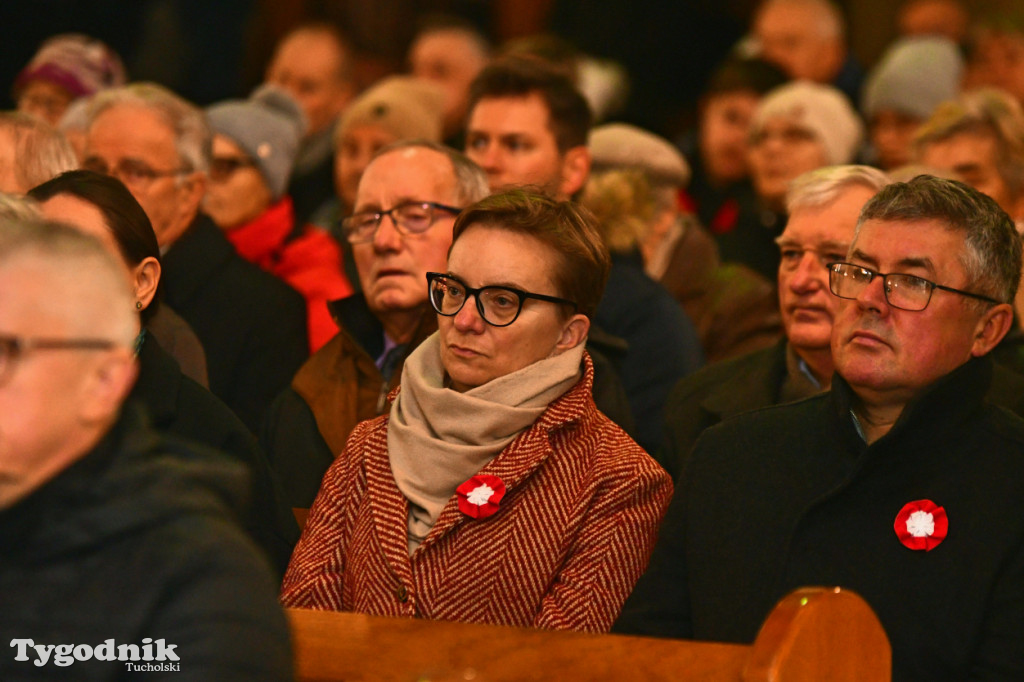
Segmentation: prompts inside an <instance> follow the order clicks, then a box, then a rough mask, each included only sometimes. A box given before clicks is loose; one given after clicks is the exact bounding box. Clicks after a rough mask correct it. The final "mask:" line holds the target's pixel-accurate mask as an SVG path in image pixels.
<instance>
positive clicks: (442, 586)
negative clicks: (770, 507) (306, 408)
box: [281, 190, 672, 632]
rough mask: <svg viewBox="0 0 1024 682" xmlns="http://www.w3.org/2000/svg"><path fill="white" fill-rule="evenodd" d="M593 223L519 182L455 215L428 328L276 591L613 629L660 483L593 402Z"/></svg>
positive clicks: (358, 437)
mask: <svg viewBox="0 0 1024 682" xmlns="http://www.w3.org/2000/svg"><path fill="white" fill-rule="evenodd" d="M592 221H593V219H592V217H591V216H589V214H585V213H584V212H582V211H581V210H580V209H579V208H577V207H575V206H574V205H573V204H572V203H570V202H557V201H554V200H552V199H548V198H545V197H541V196H539V195H534V194H530V193H526V192H523V191H519V190H515V191H511V192H507V193H503V194H498V195H494V196H491V197H489V198H487V199H484V200H483V201H480V202H478V203H476V204H474V205H472V206H470V207H469V208H467V209H465V210H464V211H463V212H462V214H461V215H460V216H459V218H458V220H457V221H456V223H455V227H454V241H453V243H452V247H451V250H450V251H449V261H448V271H447V272H444V273H430V274H429V275H428V277H427V279H428V282H429V287H430V288H429V292H430V301H431V304H432V305H433V307H434V309H435V310H436V311H437V313H438V315H439V317H438V327H439V331H438V332H437V333H436V334H435V335H433V336H431V337H430V338H428V339H427V340H426V341H424V342H423V343H422V344H421V345H420V346H419V347H418V348H417V349H416V350H415V351H414V352H413V353H412V354H411V355H410V356H409V358H408V359H407V360H406V364H405V367H404V371H403V375H402V381H401V386H400V387H399V389H398V390H397V391H396V392H395V394H393V395H394V401H393V403H392V406H391V411H390V414H388V415H384V416H381V417H378V418H377V419H374V420H371V421H367V422H363V423H362V424H360V425H359V426H357V427H356V429H355V430H354V431H353V433H352V436H351V437H350V438H349V441H348V445H347V447H346V449H345V452H344V453H342V455H341V456H340V457H339V458H338V459H337V460H336V461H335V463H334V465H332V467H331V469H330V470H329V471H328V472H327V475H326V477H325V478H324V482H323V485H322V487H321V489H320V493H319V495H318V496H317V499H316V502H315V503H314V504H313V508H312V511H311V513H310V517H309V523H308V525H307V526H306V529H305V532H304V534H303V537H302V539H301V540H300V542H299V545H298V547H297V548H296V551H295V554H294V555H293V556H292V562H291V564H290V566H289V569H288V572H287V574H286V575H285V580H284V585H283V590H282V597H281V599H282V602H283V603H284V604H285V605H286V606H292V607H304V608H318V609H334V610H343V611H358V612H364V613H372V614H378V615H391V616H406V617H419V618H430V619H438V620H458V621H464V622H477V623H494V624H505V625H518V626H536V627H544V628H559V629H573V630H586V631H594V632H598V631H606V630H608V628H609V627H610V626H611V623H612V621H613V620H614V619H615V616H616V615H617V614H618V612H619V609H620V608H621V606H622V603H623V601H624V600H625V598H626V596H627V595H628V594H629V592H630V591H631V590H632V587H633V584H634V583H635V581H636V580H637V578H638V577H639V575H640V573H641V572H642V571H643V569H644V567H645V566H646V564H647V560H648V557H649V555H650V551H651V546H652V543H653V541H654V538H655V534H656V531H657V527H658V524H659V522H660V519H661V517H662V514H663V513H664V511H665V508H666V506H667V504H668V500H669V497H670V496H671V491H672V483H671V480H670V479H669V477H668V475H667V474H666V473H665V472H664V471H663V470H661V469H660V467H658V465H657V464H655V463H654V461H653V460H651V459H650V457H648V456H647V454H646V453H644V452H643V450H641V449H640V447H639V446H638V445H636V443H634V442H633V441H632V440H631V439H630V438H629V437H628V436H627V435H626V434H625V433H624V432H623V431H622V430H621V429H619V427H617V426H615V425H614V424H613V423H612V422H611V421H610V420H609V419H608V418H607V417H605V416H604V415H603V414H601V413H600V412H599V411H598V410H597V408H596V407H595V406H594V401H593V397H592V395H591V387H592V383H593V365H592V363H591V361H590V357H589V355H588V354H587V353H586V352H585V351H584V342H585V340H586V337H587V333H588V331H589V328H590V320H591V316H592V315H593V314H594V310H595V309H596V307H597V303H598V301H599V300H600V298H601V294H602V292H603V290H604V284H605V281H606V279H607V276H608V269H609V256H608V252H607V249H605V247H604V245H603V244H602V242H601V238H600V236H599V235H598V234H597V232H596V231H595V229H594V226H593V222H592ZM425 284H426V283H425Z"/></svg>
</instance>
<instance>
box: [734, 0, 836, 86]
mask: <svg viewBox="0 0 1024 682" xmlns="http://www.w3.org/2000/svg"><path fill="white" fill-rule="evenodd" d="M754 36H755V37H756V38H757V41H758V43H759V44H760V46H761V57H762V58H764V59H765V60H767V61H769V62H772V63H773V64H776V65H777V66H778V67H779V68H781V69H782V70H783V71H785V72H786V73H787V74H788V75H789V77H790V78H792V79H793V80H801V79H802V80H810V81H815V82H817V83H828V82H830V81H831V80H832V79H833V78H834V77H835V75H836V73H838V72H839V68H840V67H841V66H842V63H843V57H844V52H845V49H844V47H843V41H842V36H841V35H840V33H839V26H837V25H836V24H835V19H834V17H832V16H830V13H829V11H828V9H827V8H825V7H824V6H823V5H822V4H818V3H814V2H800V1H799V0H796V1H793V0H790V1H783V2H768V3H765V5H764V6H763V7H762V8H761V9H760V10H759V11H758V14H757V16H756V17H755V18H754Z"/></svg>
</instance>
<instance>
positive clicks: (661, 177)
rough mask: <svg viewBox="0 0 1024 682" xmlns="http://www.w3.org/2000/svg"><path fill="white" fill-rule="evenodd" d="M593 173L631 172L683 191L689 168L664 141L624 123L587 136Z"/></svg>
mask: <svg viewBox="0 0 1024 682" xmlns="http://www.w3.org/2000/svg"><path fill="white" fill-rule="evenodd" d="M589 146H590V154H591V156H592V157H593V162H592V165H593V167H594V170H610V169H616V168H634V169H637V170H641V171H643V172H644V173H645V174H646V175H647V177H648V178H649V179H650V180H651V181H652V182H655V183H664V184H669V185H672V186H674V187H684V186H685V185H686V184H687V183H688V182H689V181H690V167H689V166H688V165H687V163H686V159H684V158H683V155H682V154H681V153H680V152H679V150H678V149H676V147H675V145H673V144H672V143H671V142H669V141H668V140H666V139H665V138H663V137H660V136H658V135H655V134H654V133H651V132H648V131H646V130H643V129H642V128H637V127H636V126H633V125H629V124H627V123H608V124H605V125H601V126H597V127H596V128H594V129H593V130H592V131H591V133H590V145H589Z"/></svg>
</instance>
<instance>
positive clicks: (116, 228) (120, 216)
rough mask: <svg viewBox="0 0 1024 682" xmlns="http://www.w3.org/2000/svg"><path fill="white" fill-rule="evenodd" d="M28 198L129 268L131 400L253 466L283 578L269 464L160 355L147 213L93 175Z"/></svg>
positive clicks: (288, 539)
mask: <svg viewBox="0 0 1024 682" xmlns="http://www.w3.org/2000/svg"><path fill="white" fill-rule="evenodd" d="M28 195H29V196H30V197H32V198H33V199H35V200H36V201H38V202H39V204H40V207H41V211H42V214H43V216H44V217H45V218H48V219H51V220H56V221H60V222H63V223H67V224H69V225H71V226H73V227H77V228H78V229H80V230H82V231H83V232H88V233H89V234H92V235H93V236H95V237H96V238H98V239H99V240H100V241H101V242H102V243H104V244H105V245H106V246H107V247H108V248H109V249H110V250H111V251H112V252H113V253H116V254H117V255H118V256H119V257H120V258H121V260H122V261H123V262H124V265H125V267H126V269H127V273H128V276H129V277H130V278H131V282H132V286H133V288H134V290H135V295H136V303H135V308H136V310H138V311H139V335H138V337H137V340H136V353H137V355H138V358H139V376H138V379H137V381H136V383H135V387H134V388H133V389H132V392H131V394H130V396H129V398H130V399H133V400H136V401H138V402H141V403H142V404H143V405H144V406H145V407H146V408H147V411H148V412H149V416H150V418H151V419H152V422H153V426H154V427H155V428H156V429H157V430H158V431H163V432H168V433H172V434H174V435H177V436H181V437H183V438H187V439H189V440H192V441H195V442H198V443H202V444H204V445H208V446H212V447H214V448H216V449H217V450H220V451H222V452H224V453H226V454H229V455H231V456H233V457H235V458H237V459H239V460H241V461H243V462H244V463H246V464H247V465H248V467H249V469H250V471H251V473H252V477H253V489H252V491H251V496H252V498H253V499H252V502H253V509H252V513H250V514H249V517H250V518H249V519H247V521H248V530H249V531H250V533H251V534H252V536H253V539H254V540H255V541H256V542H257V543H258V544H260V545H261V546H262V547H263V548H264V549H265V550H266V551H267V554H268V556H269V558H270V560H271V563H272V564H273V565H274V567H275V568H276V569H277V570H278V571H279V572H280V571H283V569H284V567H285V566H286V565H287V562H288V556H289V555H290V553H291V548H292V546H293V545H294V543H295V540H296V536H297V534H298V532H297V528H296V527H295V522H294V519H293V518H292V517H291V513H290V510H288V509H287V508H285V507H283V506H282V505H281V504H280V500H279V494H278V492H277V490H276V485H275V484H274V482H273V478H272V476H271V473H270V469H269V466H268V465H267V462H266V457H265V456H264V455H263V453H262V451H260V449H259V447H258V446H257V445H256V441H255V439H254V438H253V436H252V434H250V433H249V431H248V430H247V429H246V428H245V425H244V424H242V422H241V421H240V420H239V419H238V417H237V416H235V414H234V413H233V412H232V411H231V410H230V409H229V408H228V407H227V406H226V405H225V404H224V403H222V402H221V401H220V399H219V398H217V397H215V396H214V395H213V394H212V393H210V392H209V391H208V390H206V389H205V388H203V387H202V386H200V385H199V384H198V383H196V382H195V381H194V380H192V379H190V378H189V377H187V376H185V375H184V374H183V373H182V370H181V368H180V366H179V365H178V363H177V362H176V361H175V359H174V358H173V357H171V356H170V355H169V354H168V353H167V351H165V350H164V349H163V348H162V347H161V344H162V341H163V338H162V337H158V336H157V335H156V334H153V333H151V327H150V324H151V323H152V321H153V320H154V319H155V318H157V317H159V313H156V312H155V311H156V310H157V309H158V306H159V290H160V250H159V247H158V246H157V241H156V235H155V234H154V233H153V227H152V225H151V224H150V221H149V218H148V217H147V216H146V212H145V211H144V210H143V209H142V207H141V206H140V205H139V203H138V202H137V201H136V200H135V198H134V197H133V196H132V194H131V192H129V191H128V190H127V189H126V188H125V186H124V185H122V184H121V181H120V180H117V179H116V178H113V177H111V176H107V175H101V174H99V173H94V172H92V171H86V170H76V171H69V172H67V173H62V174H61V175H58V176H57V177H56V178H53V179H52V180H48V181H47V182H44V183H43V184H41V185H39V186H37V187H35V188H33V189H32V190H30V191H29V193H28ZM158 338H159V340H158Z"/></svg>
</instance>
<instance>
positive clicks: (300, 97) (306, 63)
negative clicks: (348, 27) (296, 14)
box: [266, 30, 353, 136]
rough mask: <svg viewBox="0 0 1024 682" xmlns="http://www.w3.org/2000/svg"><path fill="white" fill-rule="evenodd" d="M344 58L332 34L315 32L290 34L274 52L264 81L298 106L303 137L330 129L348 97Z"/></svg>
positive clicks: (348, 88) (346, 67)
mask: <svg viewBox="0 0 1024 682" xmlns="http://www.w3.org/2000/svg"><path fill="white" fill-rule="evenodd" d="M347 59H348V55H347V54H346V53H345V49H344V47H343V46H342V45H339V44H338V42H337V39H336V38H335V37H334V36H333V35H331V34H330V33H329V32H327V31H317V30H299V31H296V32H294V33H292V34H291V35H289V36H287V37H286V38H285V39H284V40H283V41H282V42H281V44H280V45H279V46H278V48H277V52H275V53H274V58H273V59H272V60H271V62H270V66H269V67H268V68H267V76H266V81H267V82H268V83H273V84H274V85H278V86H280V87H282V88H284V89H285V90H287V91H288V92H289V93H291V95H292V96H293V97H294V98H295V99H296V101H298V103H299V105H300V106H302V110H303V111H304V112H305V113H306V119H307V122H308V124H309V129H308V131H307V136H310V135H314V134H315V133H319V132H321V131H323V130H326V129H327V128H328V127H330V126H331V124H332V123H333V122H334V119H335V118H337V116H338V114H340V113H341V111H342V110H343V109H344V108H345V105H346V104H348V102H349V100H350V99H351V98H352V94H353V86H352V83H351V82H349V80H348V79H347V78H346V73H347V72H348V66H347V65H346V63H345V62H346V60H347Z"/></svg>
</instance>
